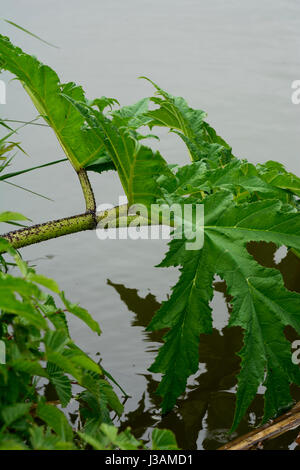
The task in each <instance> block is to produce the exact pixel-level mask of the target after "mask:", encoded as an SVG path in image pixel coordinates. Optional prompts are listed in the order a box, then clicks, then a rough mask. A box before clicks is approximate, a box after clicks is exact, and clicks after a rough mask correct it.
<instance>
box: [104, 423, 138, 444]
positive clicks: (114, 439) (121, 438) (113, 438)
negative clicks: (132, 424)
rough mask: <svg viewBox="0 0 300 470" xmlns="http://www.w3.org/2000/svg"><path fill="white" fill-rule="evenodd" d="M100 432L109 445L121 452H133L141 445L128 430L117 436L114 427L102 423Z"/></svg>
mask: <svg viewBox="0 0 300 470" xmlns="http://www.w3.org/2000/svg"><path fill="white" fill-rule="evenodd" d="M100 430H101V432H102V433H103V434H104V435H105V436H106V437H107V438H108V440H109V442H110V443H112V444H113V445H115V446H116V447H117V448H119V449H121V450H134V449H137V448H138V447H139V446H141V445H142V442H141V441H138V440H137V439H135V437H134V436H133V435H132V434H131V433H130V430H129V429H127V430H125V431H123V432H121V433H120V434H118V429H117V428H116V427H115V426H111V425H109V424H105V423H103V424H101V426H100Z"/></svg>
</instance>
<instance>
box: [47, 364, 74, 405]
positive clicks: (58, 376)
mask: <svg viewBox="0 0 300 470" xmlns="http://www.w3.org/2000/svg"><path fill="white" fill-rule="evenodd" d="M47 372H48V376H49V380H50V382H51V383H52V385H53V386H54V387H55V390H56V392H57V395H58V397H59V399H60V402H61V405H62V407H63V408H65V407H66V406H67V405H68V403H69V402H70V400H71V398H72V387H71V382H70V380H69V379H68V377H67V376H66V375H65V374H64V373H63V370H62V369H60V368H59V367H57V366H56V365H55V364H51V362H48V364H47Z"/></svg>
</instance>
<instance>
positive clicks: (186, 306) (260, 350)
mask: <svg viewBox="0 0 300 470" xmlns="http://www.w3.org/2000/svg"><path fill="white" fill-rule="evenodd" d="M281 207H282V205H281V203H280V202H279V201H274V200H264V201H258V202H254V203H251V204H243V205H236V204H235V203H234V202H233V199H232V195H231V194H229V193H226V192H221V191H220V192H218V193H216V194H214V195H212V196H209V197H207V198H205V200H204V210H205V226H204V227H198V229H199V230H203V229H204V246H203V248H202V249H201V250H196V251H195V250H185V242H186V240H185V239H182V240H179V239H174V240H173V241H172V242H171V243H170V250H169V253H168V254H167V255H166V258H165V260H164V261H163V262H162V263H161V266H178V265H180V266H181V269H180V270H181V276H180V279H179V282H178V283H177V285H176V286H175V287H174V288H173V293H172V295H171V297H170V299H169V300H168V301H167V302H164V303H163V306H162V308H161V309H160V310H159V311H158V312H157V314H156V315H155V317H154V319H153V320H152V322H151V324H150V326H149V329H152V330H153V329H160V328H165V327H168V328H170V331H169V332H168V333H167V335H166V336H165V345H164V346H163V347H162V349H161V350H160V352H159V354H158V356H157V358H156V360H155V362H154V364H153V365H152V366H151V369H150V370H151V371H153V372H160V373H164V374H165V376H164V378H163V380H162V382H161V383H160V385H159V387H158V392H159V393H160V394H161V395H162V396H163V398H164V399H163V405H162V406H163V412H165V411H167V410H169V409H170V408H172V407H173V406H174V404H175V401H176V398H177V396H179V395H180V394H181V393H183V392H184V389H185V385H186V380H187V378H188V377H189V376H190V375H191V374H193V373H195V372H196V371H197V368H198V345H199V336H200V333H210V332H211V331H212V318H211V308H210V306H209V302H210V300H211V299H212V294H213V291H212V282H213V278H214V275H215V274H218V275H219V276H220V277H221V278H222V279H224V280H225V281H226V284H227V288H228V294H229V295H230V296H232V297H233V301H232V305H233V312H232V314H231V318H230V326H240V327H242V328H243V329H244V331H245V336H244V348H243V350H242V351H241V352H240V355H241V357H242V364H241V367H242V368H241V372H240V375H239V380H238V392H237V406H236V415H235V419H234V424H233V429H235V428H236V427H237V425H238V423H239V422H240V419H241V417H242V416H243V415H244V413H245V412H246V410H247V408H248V407H249V405H250V403H251V401H252V400H253V398H254V396H255V394H256V392H257V389H258V386H259V385H260V384H263V383H264V384H265V385H266V387H267V391H266V395H265V419H268V418H270V417H272V416H274V414H275V413H276V412H277V411H276V410H278V409H279V408H283V407H284V406H288V405H289V404H290V402H291V398H290V393H289V384H290V383H297V384H300V371H299V368H298V367H297V366H295V365H294V364H293V363H292V361H291V347H290V344H289V342H288V341H287V340H286V339H285V337H284V334H283V330H284V328H285V326H286V325H290V326H292V327H293V328H294V329H295V330H296V331H297V332H298V333H300V313H299V312H300V310H299V306H300V295H299V294H297V293H295V292H289V291H288V290H286V289H285V287H284V284H283V281H282V277H281V274H280V273H279V272H278V271H277V270H274V269H267V268H263V267H262V266H260V265H259V264H258V263H257V262H256V261H255V260H254V259H253V258H252V257H251V256H250V254H249V253H248V251H247V248H246V246H247V243H248V242H250V241H266V242H271V241H272V242H274V243H275V244H277V245H278V246H281V245H286V246H291V247H294V248H295V249H299V247H300V214H299V213H297V212H296V211H295V210H294V211H288V212H286V211H284V210H282V209H281ZM274 319H276V321H274ZM265 370H266V379H265V376H264V371H265Z"/></svg>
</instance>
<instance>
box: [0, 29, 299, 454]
mask: <svg viewBox="0 0 300 470" xmlns="http://www.w3.org/2000/svg"><path fill="white" fill-rule="evenodd" d="M0 67H1V68H2V69H5V70H8V71H10V72H12V73H13V74H14V75H15V76H16V77H17V78H18V79H19V80H20V81H21V82H22V83H23V85H24V87H25V90H26V91H27V92H28V93H29V95H30V97H31V98H32V100H33V102H34V104H35V105H36V107H37V109H38V111H39V113H40V114H41V115H42V116H43V117H44V118H45V120H46V121H47V123H48V124H49V126H51V127H52V129H53V130H54V132H55V133H56V136H57V138H58V140H59V142H60V143H61V145H62V148H63V149H64V151H65V153H66V156H67V157H68V158H69V160H70V162H71V164H72V165H73V167H74V168H75V169H76V170H77V171H78V170H79V169H80V168H84V167H85V168H86V169H88V170H92V171H96V172H98V173H101V172H102V171H104V170H108V169H115V170H116V171H117V172H118V176H119V178H120V181H121V183H122V186H123V189H124V191H125V193H126V195H127V197H128V201H129V205H131V204H133V203H144V204H145V205H146V206H147V207H150V205H151V204H152V203H164V204H167V205H168V206H171V205H172V204H174V203H177V204H180V205H181V206H182V207H183V206H184V205H185V204H191V205H192V206H193V207H195V206H196V205H197V204H203V206H204V213H205V222H204V225H199V224H198V225H196V223H197V222H196V221H195V222H194V223H193V224H194V226H193V229H194V230H195V231H196V234H197V233H204V245H203V247H202V248H201V249H197V250H188V249H186V241H187V240H186V239H185V238H182V239H178V238H177V237H176V236H175V237H174V239H173V240H172V241H171V243H170V247H169V252H168V253H167V255H166V257H165V259H164V260H163V262H162V263H161V265H160V266H161V267H169V266H178V267H180V278H179V281H178V283H177V284H176V285H175V287H173V289H172V295H171V297H170V298H169V299H168V300H167V301H166V302H164V303H163V305H162V308H161V309H160V310H159V311H158V312H157V313H156V315H155V316H154V318H153V320H152V322H151V323H150V325H149V328H150V329H152V330H157V329H163V328H168V329H169V331H168V333H167V334H166V336H165V344H164V345H163V346H162V348H161V350H160V351H159V354H158V356H157V358H156V360H155V362H154V364H153V365H152V367H151V370H152V371H153V372H158V373H162V374H163V375H164V376H163V379H162V381H161V383H160V385H159V388H158V393H159V394H160V395H161V396H162V398H163V401H162V409H163V412H167V411H169V410H170V409H171V408H172V407H173V406H174V405H175V403H176V399H177V397H178V396H179V395H181V394H182V393H184V391H185V387H186V382H187V379H188V378H189V377H190V376H191V375H192V374H194V373H195V372H196V371H197V368H198V361H199V338H200V334H203V333H205V334H209V333H211V331H212V315H211V313H212V312H211V307H210V302H211V300H212V296H213V287H212V283H213V279H214V276H215V275H219V276H220V277H221V278H222V279H224V280H225V281H226V284H227V292H228V294H229V295H230V296H231V298H232V307H233V310H232V314H231V317H230V320H229V325H228V326H229V327H233V326H239V327H241V328H242V329H243V331H244V346H243V348H242V350H241V351H240V352H239V353H238V354H239V356H240V357H241V370H240V373H239V374H238V388H237V404H236V413H235V417H234V422H233V429H235V428H236V427H237V426H238V424H239V422H240V420H241V419H242V417H243V416H244V414H245V412H246V410H247V409H248V407H249V405H250V403H251V402H252V400H253V398H254V396H255V394H256V393H257V390H258V387H259V386H260V385H264V386H265V387H266V393H265V414H264V420H265V421H266V420H267V419H269V418H271V417H273V416H274V415H276V414H277V413H278V412H279V411H280V410H282V409H283V408H286V407H288V406H289V405H290V404H291V401H292V400H291V396H290V391H289V386H290V384H292V383H294V384H297V385H300V371H299V368H298V367H297V366H296V365H294V364H293V363H292V361H291V347H290V344H289V342H288V341H287V339H286V338H285V335H284V328H285V327H286V326H290V327H292V328H293V329H294V330H295V331H296V332H297V333H298V334H300V313H299V312H300V309H299V305H300V302H299V301H300V297H299V294H297V293H295V292H290V291H288V290H287V289H286V288H285V287H284V283H283V280H282V277H281V274H280V273H279V271H278V270H276V269H269V268H265V267H262V266H261V265H259V264H258V263H257V262H256V261H255V260H254V259H253V257H252V256H251V255H250V254H249V252H248V250H247V244H248V243H249V242H252V241H256V242H259V241H265V242H273V243H275V244H276V245H277V246H278V247H280V246H282V245H285V246H287V247H288V248H289V249H293V250H294V251H295V252H296V253H299V252H300V215H299V210H298V208H299V201H298V197H299V195H300V179H299V178H298V177H296V176H295V175H293V174H291V173H288V172H287V171H286V170H285V169H284V167H283V166H282V165H281V164H279V163H277V162H267V163H265V164H262V165H256V166H255V165H253V164H250V163H249V162H247V161H246V160H239V159H238V158H236V157H235V156H234V155H233V154H232V151H231V147H230V146H229V145H228V144H227V143H226V142H225V141H224V140H223V139H222V138H221V137H220V136H218V134H217V133H216V132H215V130H214V129H212V128H211V126H210V125H209V124H208V123H207V122H206V121H205V118H206V115H205V113H204V112H203V111H201V110H195V109H193V108H191V107H189V105H188V104H187V103H186V101H185V100H184V99H183V98H181V97H174V96H172V95H170V94H169V93H167V92H165V91H164V90H162V89H161V88H159V87H158V86H157V85H156V84H153V85H154V87H155V90H156V92H155V95H154V96H153V97H151V98H145V99H143V100H140V101H139V102H138V103H136V104H134V105H133V106H125V107H123V108H118V109H113V107H116V106H118V102H117V101H116V100H114V99H112V98H105V97H101V98H99V99H95V100H93V101H88V100H86V98H85V96H84V93H83V91H82V89H81V88H80V87H77V86H75V85H74V84H73V83H68V84H66V85H63V84H61V83H60V82H59V79H58V77H57V75H56V73H55V72H54V71H53V70H51V69H50V68H49V67H47V66H45V65H43V64H41V63H40V62H38V61H37V59H36V58H35V57H33V56H30V55H28V54H25V53H24V52H23V51H21V49H19V48H17V47H15V46H13V45H12V44H11V43H10V42H9V40H8V39H7V38H4V37H2V36H0ZM151 83H152V82H151ZM150 104H151V106H152V108H153V106H154V107H155V109H152V108H151V109H149V108H150V107H151V106H150ZM107 109H108V110H107ZM156 126H161V127H165V128H167V129H168V130H169V131H171V132H173V133H175V134H176V135H178V136H179V137H180V138H181V139H182V140H183V141H184V143H185V144H186V146H187V150H188V153H189V155H190V159H191V163H190V164H189V165H185V166H182V167H180V168H178V167H177V166H175V168H174V167H173V166H171V165H168V163H167V162H166V161H165V160H164V159H163V157H162V156H161V155H160V153H159V152H154V151H153V150H152V149H151V148H150V147H148V146H145V145H143V144H142V140H143V139H145V138H149V137H153V136H152V135H151V134H150V135H149V134H145V133H142V132H141V130H140V128H141V127H144V128H145V127H148V128H149V129H150V131H152V129H153V128H155V127H156ZM147 132H148V130H147ZM176 230H177V229H175V233H174V235H176V234H177V232H176ZM189 241H190V240H189ZM1 247H2V248H1ZM0 249H7V250H8V251H9V252H10V253H12V251H11V248H9V246H7V245H6V244H5V243H4V242H2V245H1V243H0ZM12 255H13V256H14V258H15V262H16V263H17V264H18V266H19V268H20V270H21V272H22V276H23V277H22V278H14V277H12V276H11V275H9V274H3V275H2V277H1V283H0V290H1V289H2V292H3V295H1V297H0V308H1V309H2V310H3V312H4V314H3V322H2V323H3V325H6V324H7V325H10V327H11V328H13V331H14V338H15V341H14V342H13V343H11V344H13V345H14V346H13V347H12V346H9V341H7V343H8V358H9V361H10V362H9V364H10V366H11V367H12V368H13V369H12V370H13V372H14V374H16V377H17V378H16V380H18V377H19V375H18V374H27V376H26V377H27V379H28V380H29V377H32V375H34V376H40V377H43V378H44V379H48V380H49V382H50V383H51V384H52V385H53V386H54V387H55V388H56V391H57V395H58V397H59V399H60V402H61V404H62V405H63V406H66V405H67V404H68V402H69V400H70V399H71V397H72V387H71V383H70V380H69V378H70V376H71V377H73V380H75V381H76V383H78V384H79V385H80V387H82V389H83V390H82V391H81V392H80V393H79V394H78V395H77V396H76V400H77V401H78V402H79V406H80V416H81V420H82V428H80V429H79V430H78V431H79V434H78V435H79V436H80V438H81V440H82V441H84V442H85V443H86V444H87V445H88V446H91V447H93V448H95V449H102V448H124V449H125V448H126V449H128V448H133V447H130V446H136V447H138V446H140V443H139V442H137V441H135V439H134V438H133V437H132V436H131V435H130V434H128V433H123V434H122V433H121V434H118V432H117V430H116V429H115V428H113V427H111V423H110V421H109V411H110V410H111V409H114V410H115V411H116V412H117V413H119V414H120V413H121V411H122V410H121V406H120V403H119V401H118V399H117V396H116V395H115V393H114V391H113V389H112V387H111V386H110V385H109V382H108V381H107V380H106V378H105V375H106V374H105V373H104V372H103V371H102V370H101V368H100V367H99V365H98V364H96V363H95V362H94V361H93V360H92V359H91V358H89V357H88V356H87V355H86V354H84V353H83V352H82V351H81V350H80V349H79V348H78V347H77V346H76V345H75V344H74V343H73V342H72V340H71V338H70V336H69V332H68V327H67V319H66V316H65V314H64V313H63V312H62V310H61V309H60V308H58V307H57V306H56V303H55V300H54V298H53V297H52V296H49V295H46V294H45V293H44V291H42V290H41V288H40V286H44V287H46V288H48V289H50V290H51V291H53V293H54V294H55V295H57V296H58V298H59V299H60V301H61V302H62V303H63V304H64V306H65V308H66V309H67V310H68V311H69V312H70V313H71V314H73V315H75V316H77V317H79V318H80V319H81V320H83V321H84V322H85V323H86V324H87V325H88V326H89V327H90V328H91V329H92V330H93V331H94V332H96V333H98V334H99V333H100V329H99V327H98V325H97V323H96V322H94V320H93V319H92V317H91V316H90V315H89V313H88V312H87V311H85V310H84V309H82V308H81V307H79V306H76V305H73V304H72V303H71V302H69V301H68V300H67V299H66V298H65V296H64V294H63V293H62V292H60V290H59V288H58V286H57V285H56V284H55V283H54V282H53V281H51V280H48V279H45V278H43V277H42V276H39V275H37V274H36V273H35V272H34V271H33V270H32V269H31V268H28V266H27V265H26V264H25V263H24V262H23V261H22V260H21V259H20V258H19V257H18V256H17V255H16V253H12ZM16 294H17V296H16ZM57 312H59V314H57ZM49 322H51V323H52V325H53V326H52V328H51V329H50V327H49ZM3 328H4V329H3V337H4V339H5V338H6V339H7V335H8V326H6V327H3ZM53 328H54V329H53ZM41 331H43V335H41ZM16 332H17V333H16ZM25 332H26V333H25ZM29 339H30V345H31V346H30V348H29V347H28V341H29ZM20 341H21V342H20ZM33 344H34V345H35V346H34V347H33ZM41 344H43V345H44V349H45V351H44V353H41V351H40V346H41ZM43 361H46V363H47V366H46V367H44V366H43V365H42V362H43ZM3 370H5V369H3ZM3 376H5V377H6V379H7V377H8V376H9V374H7V372H6V375H5V372H3ZM7 380H8V379H7ZM22 384H23V382H22ZM9 386H10V387H11V390H12V389H13V387H12V386H11V385H9ZM22 387H23V385H22ZM22 387H21V385H20V387H19V388H18V387H16V388H15V389H14V392H11V394H10V395H8V396H9V397H10V399H11V401H10V402H9V403H6V402H5V401H4V403H5V405H7V406H10V405H12V404H14V403H15V404H18V405H19V404H20V403H22V400H23V402H24V393H25V391H26V394H27V395H26V397H28V400H29V403H32V404H36V405H37V411H36V413H37V416H38V417H39V418H40V419H42V420H43V421H44V422H45V425H47V426H48V427H49V428H51V429H52V430H53V431H54V432H55V436H57V438H59V439H60V440H59V441H55V442H54V441H51V442H52V444H50V441H48V439H50V438H52V437H53V436H52V434H50V435H49V430H47V429H46V430H45V432H44V431H43V432H41V431H40V430H39V431H37V430H36V428H34V427H33V428H32V427H31V428H30V429H31V431H30V432H31V435H30V436H31V437H29V431H28V429H27V428H26V425H25V424H24V423H23V424H21V426H24V433H25V435H26V445H33V444H32V443H33V442H34V443H35V444H34V445H36V446H37V448H39V446H44V445H45V446H47V445H48V442H49V445H53V446H54V447H55V446H60V445H63V444H62V442H71V441H72V442H73V436H74V434H72V437H71V431H72V433H74V430H71V429H70V427H69V424H68V421H66V420H65V418H64V415H62V412H61V411H60V410H59V409H57V408H55V410H56V411H55V412H53V413H52V412H51V410H52V409H53V405H51V404H49V403H44V402H43V401H42V400H41V398H40V397H37V396H35V393H34V392H35V389H34V388H33V389H27V388H26V387H25V389H24V387H23V388H22ZM4 400H5V399H4ZM6 400H7V398H6ZM21 411H22V410H21V408H20V407H19V408H16V410H15V411H14V413H15V416H18V413H21ZM10 413H11V411H10V409H9V410H8V414H7V416H10ZM14 413H12V414H11V416H14ZM2 419H3V420H4V417H3V418H2ZM34 419H35V415H33V416H32V420H33V421H34ZM19 421H20V422H21V423H22V415H21V416H20V417H19V418H18V419H17V421H16V423H18V422H19ZM4 423H5V421H4ZM11 425H14V421H13V422H12V423H11V424H9V425H7V426H8V428H9V427H10V426H11ZM5 426H6V425H5ZM32 429H33V431H32ZM26 433H27V434H26ZM5 438H7V437H5ZM7 439H8V443H7V445H9V446H11V445H13V444H12V440H10V439H11V436H9V438H7ZM30 439H31V440H30ZM152 439H153V447H154V448H156V449H160V448H162V446H166V447H167V448H174V447H175V445H176V444H175V441H174V439H173V438H172V436H170V434H168V433H167V432H165V433H162V432H159V431H158V430H157V431H155V433H154V434H153V437H152ZM50 440H51V439H50ZM20 442H21V443H16V444H15V445H16V446H18V445H23V444H22V443H24V440H23V441H20ZM30 442H31V444H30ZM55 448H56V447H55Z"/></svg>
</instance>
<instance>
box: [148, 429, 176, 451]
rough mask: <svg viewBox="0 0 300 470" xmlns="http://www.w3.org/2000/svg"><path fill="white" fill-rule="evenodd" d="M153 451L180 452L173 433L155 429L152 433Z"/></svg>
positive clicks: (167, 430)
mask: <svg viewBox="0 0 300 470" xmlns="http://www.w3.org/2000/svg"><path fill="white" fill-rule="evenodd" d="M152 450H178V447H177V442H176V438H175V436H174V434H173V433H172V431H170V430H169V429H158V428H155V429H154V430H153V432H152Z"/></svg>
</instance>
